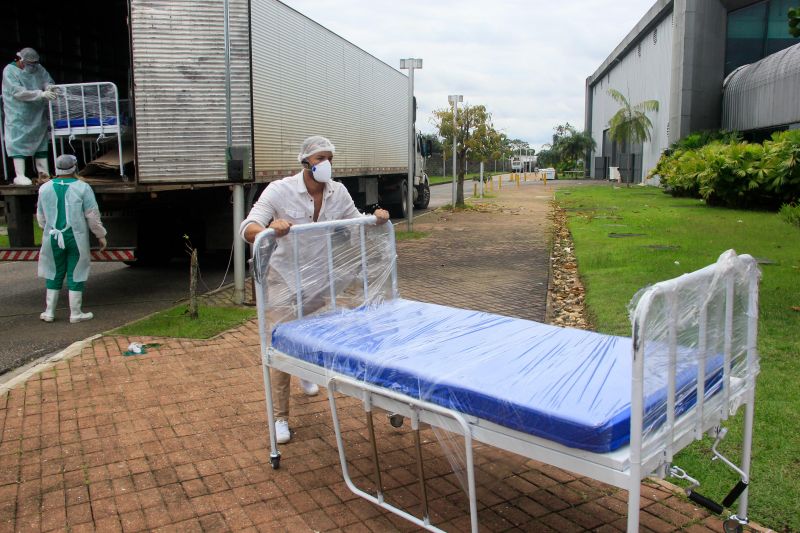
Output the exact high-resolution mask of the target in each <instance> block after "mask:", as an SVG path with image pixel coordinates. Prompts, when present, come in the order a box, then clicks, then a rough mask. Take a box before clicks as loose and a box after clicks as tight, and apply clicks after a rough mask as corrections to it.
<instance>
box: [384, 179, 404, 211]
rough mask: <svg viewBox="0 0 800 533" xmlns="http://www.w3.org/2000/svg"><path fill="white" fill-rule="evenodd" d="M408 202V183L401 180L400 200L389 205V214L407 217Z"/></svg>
mask: <svg viewBox="0 0 800 533" xmlns="http://www.w3.org/2000/svg"><path fill="white" fill-rule="evenodd" d="M407 203H408V185H406V182H405V181H401V182H400V201H399V202H398V203H396V204H393V205H392V206H390V207H389V214H390V215H391V216H392V218H406V211H407V209H406V204H407Z"/></svg>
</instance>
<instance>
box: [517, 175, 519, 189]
mask: <svg viewBox="0 0 800 533" xmlns="http://www.w3.org/2000/svg"><path fill="white" fill-rule="evenodd" d="M517 187H519V176H517Z"/></svg>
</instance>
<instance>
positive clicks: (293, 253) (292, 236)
mask: <svg viewBox="0 0 800 533" xmlns="http://www.w3.org/2000/svg"><path fill="white" fill-rule="evenodd" d="M279 246H284V247H285V248H284V252H282V254H281V255H282V256H283V257H278V256H277V255H276V252H277V250H278V247H279ZM396 255H397V254H396V250H395V240H394V227H393V226H392V223H391V222H387V223H386V224H384V225H381V226H378V225H376V218H375V217H374V216H372V215H370V216H365V217H361V218H354V219H347V220H335V221H327V222H316V223H312V224H298V225H294V226H292V228H291V230H290V231H289V233H288V235H286V236H284V237H276V236H275V232H274V231H273V230H271V229H268V230H266V231H262V232H261V233H260V234H258V236H257V237H256V240H255V243H254V260H253V272H254V279H255V282H256V295H257V298H256V299H257V302H258V307H259V313H261V311H264V312H266V310H267V309H268V308H274V307H276V306H281V307H283V308H289V307H291V313H290V314H291V315H292V316H291V317H289V316H286V317H283V318H284V319H296V318H297V319H299V318H303V317H304V316H305V315H307V314H309V313H311V312H320V311H327V310H336V309H338V308H340V307H345V308H349V307H354V306H358V305H370V304H372V303H376V302H380V301H383V300H385V299H390V298H397V297H398V296H399V295H398V289H397V259H396ZM276 257H277V259H276ZM273 263H274V264H273ZM271 271H274V273H272V274H271ZM268 281H269V283H268ZM270 284H272V285H273V286H272V287H270V286H268V285H270ZM259 316H261V315H259Z"/></svg>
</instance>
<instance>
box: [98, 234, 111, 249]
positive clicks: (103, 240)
mask: <svg viewBox="0 0 800 533" xmlns="http://www.w3.org/2000/svg"><path fill="white" fill-rule="evenodd" d="M97 240H98V241H99V242H100V251H101V252H103V251H105V249H106V247H107V246H108V241H107V240H106V238H105V237H100V238H99V239H97Z"/></svg>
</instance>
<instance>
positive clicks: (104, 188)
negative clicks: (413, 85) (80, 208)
mask: <svg viewBox="0 0 800 533" xmlns="http://www.w3.org/2000/svg"><path fill="white" fill-rule="evenodd" d="M226 3H227V7H228V9H227V13H228V17H227V21H228V24H227V31H226V24H225V21H226V16H225V12H226V10H225V4H226ZM44 4H47V5H46V6H40V9H41V10H42V11H43V12H47V13H48V14H49V15H48V16H47V17H36V18H35V19H34V20H33V22H32V21H31V19H30V12H29V7H28V6H26V5H24V4H11V5H9V6H7V9H6V10H5V12H4V20H5V21H6V25H7V26H9V30H10V31H9V32H7V33H9V34H14V35H24V36H25V43H22V44H28V43H31V44H33V45H34V46H35V47H36V48H38V51H39V53H40V55H41V56H42V63H43V64H44V65H45V66H46V68H47V69H48V71H49V72H50V73H51V74H52V76H53V78H54V79H55V80H56V82H57V83H59V84H84V85H86V84H88V85H86V87H90V86H91V83H90V82H111V84H113V86H115V90H116V97H115V98H116V99H117V102H116V104H117V105H118V111H116V113H117V116H115V117H113V119H110V118H109V116H108V113H106V116H100V117H97V116H90V117H87V116H76V115H75V113H77V112H78V111H76V109H78V108H79V107H80V106H78V105H72V107H71V110H72V111H70V114H68V116H66V119H64V118H60V119H58V120H66V122H61V123H59V122H58V121H57V120H54V121H53V122H52V125H53V130H54V137H53V140H54V143H53V144H54V147H53V150H52V152H53V156H55V155H56V154H60V153H62V152H64V151H67V152H74V153H75V154H76V155H77V156H78V158H79V160H80V168H81V169H83V170H82V175H84V176H85V179H86V181H88V182H89V183H90V184H91V185H92V187H93V189H94V191H95V192H96V194H97V196H98V201H99V203H100V206H101V209H102V210H103V220H104V222H105V224H106V227H107V228H108V231H109V247H110V249H111V251H114V252H117V253H116V254H111V256H110V257H109V258H108V260H113V259H114V258H115V257H116V258H118V259H119V260H125V261H140V262H155V261H162V260H167V259H169V257H171V256H173V255H177V254H180V253H182V251H183V243H182V240H183V236H184V235H188V236H189V237H190V239H191V241H192V243H193V244H194V246H196V247H198V248H200V249H201V250H228V249H230V246H231V243H232V238H233V230H232V207H231V189H232V185H233V184H235V183H243V184H245V187H246V192H247V194H246V206H245V207H246V209H247V208H249V204H250V203H252V202H253V201H254V200H255V199H256V198H257V197H258V194H259V193H260V191H261V190H262V189H263V187H265V186H266V185H267V184H268V183H269V182H270V181H274V180H276V179H280V178H282V177H284V176H288V175H291V174H294V173H296V172H297V171H299V168H300V167H299V163H298V162H297V159H296V156H297V150H298V148H299V146H300V143H301V142H302V140H303V139H304V138H305V137H307V136H309V135H312V134H320V135H324V136H326V137H328V138H330V139H331V140H332V141H333V142H334V144H336V147H337V153H336V157H335V160H334V171H335V174H334V175H335V177H336V178H337V179H338V180H340V181H341V182H342V183H344V184H345V185H346V186H347V188H348V190H349V191H350V193H351V195H352V196H353V199H354V200H355V201H356V204H357V205H358V206H359V207H360V208H362V209H364V210H368V211H369V210H372V209H374V207H375V206H377V205H380V206H381V207H385V208H389V209H391V210H392V212H393V213H394V214H395V215H396V216H402V215H403V214H404V212H405V201H406V193H405V191H406V184H407V176H408V133H407V132H408V116H407V115H408V110H407V106H408V79H407V77H406V76H405V75H404V74H403V73H401V72H400V71H398V70H396V69H395V68H394V67H392V66H390V65H388V64H386V63H384V62H382V61H380V60H379V59H377V58H375V57H374V56H372V55H370V54H369V53H367V52H365V51H364V50H362V49H360V48H358V47H357V46H355V45H354V44H352V43H350V42H349V41H347V40H345V39H343V38H342V37H340V36H338V35H336V34H335V33H333V32H331V31H329V30H327V29H326V28H324V27H323V26H321V25H319V24H318V23H316V22H314V21H313V20H311V19H309V18H307V17H305V16H304V15H302V14H300V13H298V12H297V11H295V10H293V9H291V8H290V7H288V6H286V5H285V4H283V3H281V2H279V1H277V0H258V1H252V0H227V2H225V1H223V0H220V1H219V2H205V3H199V4H198V3H195V2H185V1H178V0H104V1H102V2H100V1H97V0H76V1H74V2H70V3H67V4H64V3H60V2H59V3H57V2H55V1H51V0H49V1H46V2H44ZM100 22H101V23H100ZM11 30H14V31H11ZM23 30H24V31H23ZM226 36H227V39H226ZM5 41H7V39H6V40H5ZM226 44H227V45H228V47H227V52H226ZM15 45H16V44H15ZM9 50H10V49H9ZM9 53H10V52H9ZM226 71H227V72H228V73H229V81H228V79H226ZM228 84H229V85H228ZM80 87H83V86H80ZM228 87H229V90H228ZM66 91H67V89H66V85H64V86H63V90H62V92H61V94H62V97H64V94H66ZM75 91H77V92H75ZM75 91H73V92H74V94H78V95H83V96H75V98H83V103H84V104H86V102H87V101H88V102H89V104H91V103H92V102H94V100H92V98H94V96H93V94H94V93H91V91H89V93H91V94H89V95H88V96H87V90H85V89H83V88H81V89H80V90H79V91H78V90H77V89H76V90H75ZM70 98H71V97H70ZM62 105H67V102H66V99H65V102H64V103H63V104H62V102H61V100H58V101H56V102H54V103H53V104H52V106H53V109H54V110H58V109H61V108H60V107H58V106H62ZM84 107H85V108H87V109H89V110H90V112H91V110H92V109H94V108H92V107H91V105H89V106H88V107H87V106H86V105H84ZM97 107H98V109H99V108H100V107H102V106H97ZM54 113H56V111H54ZM59 116H61V115H59ZM93 120H95V121H96V122H91V121H93ZM81 121H82V122H81ZM111 122H114V123H115V125H116V126H117V128H110V125H111ZM104 126H105V129H104ZM65 128H66V129H65ZM70 128H72V129H70ZM98 128H99V129H101V130H103V129H104V131H101V132H98ZM73 130H74V131H73ZM112 130H113V131H112ZM417 139H418V142H417V143H416V144H417V157H416V161H417V163H416V165H415V179H414V188H415V190H414V195H413V196H414V199H415V200H414V203H415V206H416V207H418V208H423V207H427V204H428V200H429V198H430V191H429V183H428V178H427V175H426V174H425V164H424V163H425V161H424V159H425V156H426V155H430V146H429V145H426V144H425V143H422V142H421V138H420V137H419V136H417ZM3 156H5V154H3ZM51 168H52V164H51ZM4 171H5V175H4V178H5V179H6V181H4V182H0V183H10V179H9V176H10V177H12V178H13V170H12V167H11V166H10V165H9V160H5V165H4ZM0 195H2V196H3V199H4V200H5V204H6V211H7V218H8V231H9V239H10V243H11V247H12V249H13V250H17V251H19V250H25V249H28V248H30V249H33V248H32V247H33V222H32V221H33V214H34V205H35V201H36V188H35V187H16V186H12V185H2V186H0ZM7 251H8V250H7ZM8 252H9V253H8V254H6V255H7V256H8V257H10V256H12V255H16V257H20V256H21V255H23V254H12V253H10V252H11V251H8ZM123 252H124V253H123ZM8 257H7V258H8ZM26 257H32V256H31V254H27V255H26ZM1 258H2V257H0V259H1Z"/></svg>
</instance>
